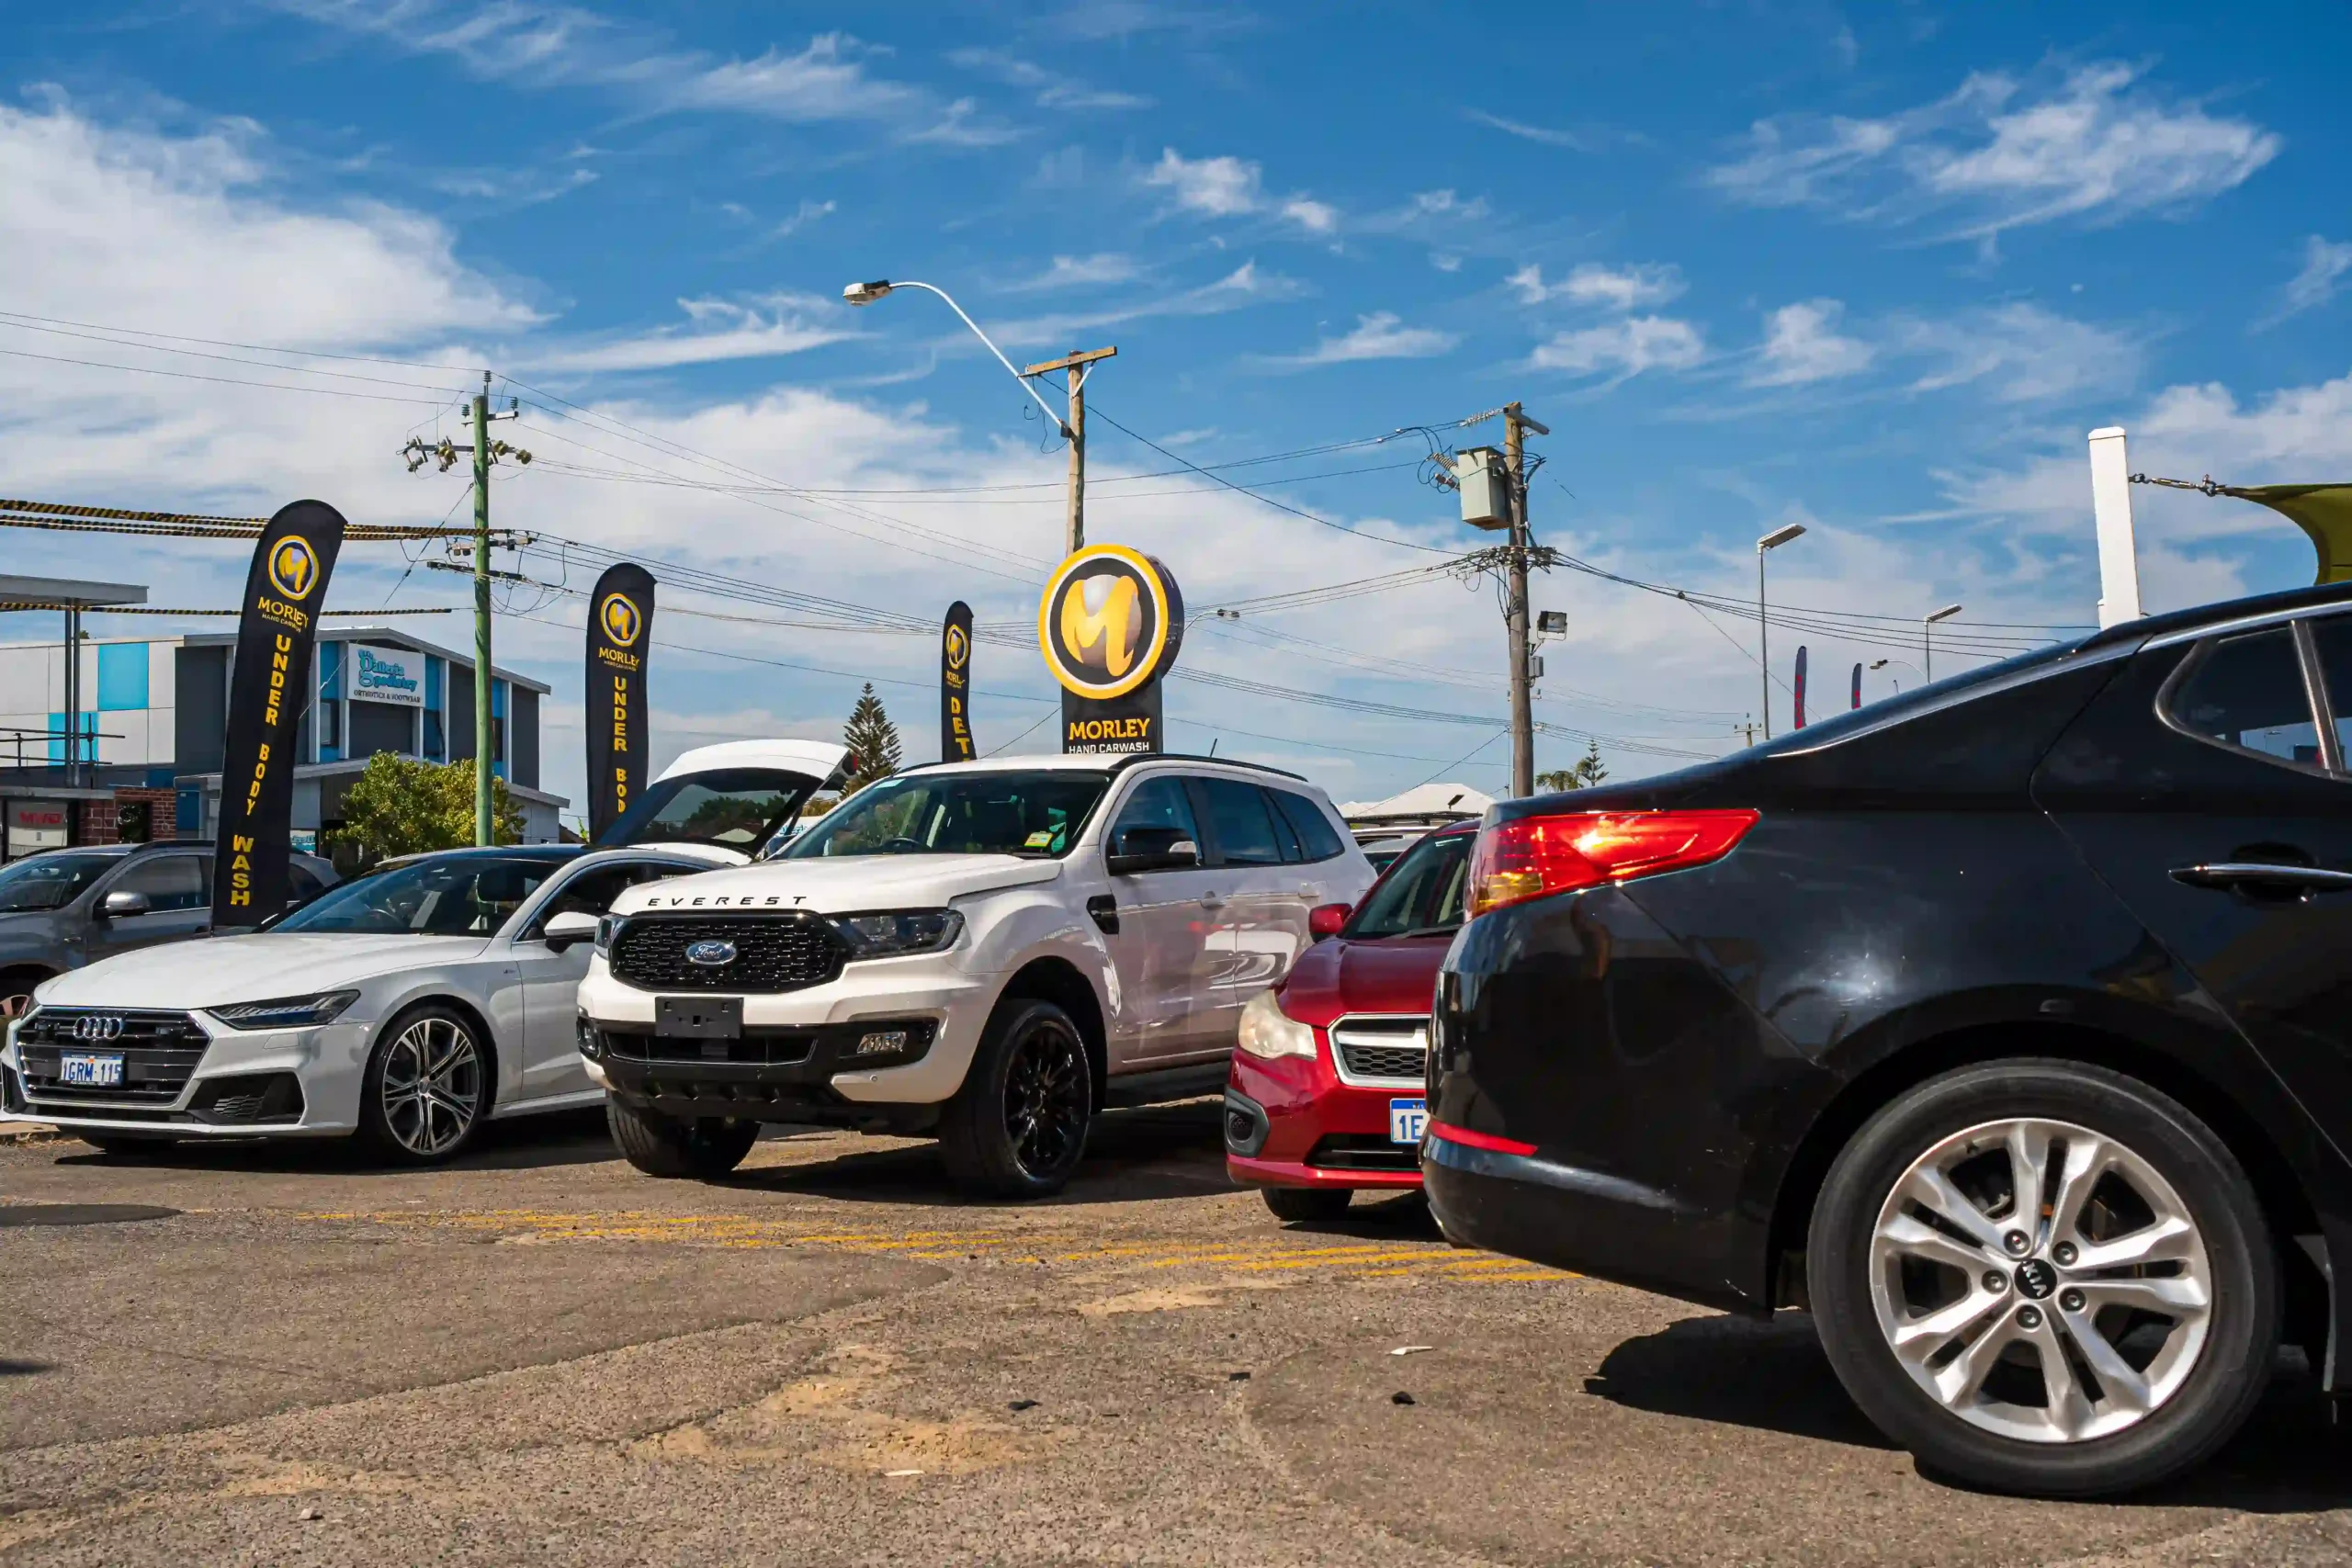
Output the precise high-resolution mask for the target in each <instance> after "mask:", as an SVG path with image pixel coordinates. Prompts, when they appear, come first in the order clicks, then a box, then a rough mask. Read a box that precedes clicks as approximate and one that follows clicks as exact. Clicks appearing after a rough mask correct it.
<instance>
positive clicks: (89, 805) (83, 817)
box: [74, 800, 122, 844]
mask: <svg viewBox="0 0 2352 1568" xmlns="http://www.w3.org/2000/svg"><path fill="white" fill-rule="evenodd" d="M74 812H75V813H76V815H77V816H78V818H79V820H78V821H77V822H76V823H75V825H74V826H75V832H74V842H75V843H77V844H114V843H119V842H121V841H122V840H121V839H120V837H119V835H118V834H117V833H116V832H115V804H114V802H113V801H111V800H77V801H75V802H74Z"/></svg>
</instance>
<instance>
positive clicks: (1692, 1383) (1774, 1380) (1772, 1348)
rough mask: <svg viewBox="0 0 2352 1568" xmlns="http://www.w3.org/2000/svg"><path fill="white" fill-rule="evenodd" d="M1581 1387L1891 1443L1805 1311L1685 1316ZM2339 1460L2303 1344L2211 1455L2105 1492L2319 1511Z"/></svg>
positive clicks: (1633, 1345)
mask: <svg viewBox="0 0 2352 1568" xmlns="http://www.w3.org/2000/svg"><path fill="white" fill-rule="evenodd" d="M1585 1392H1586V1393H1591V1394H1597V1395H1599V1396H1600V1397H1601V1398H1603V1399H1607V1400H1611V1401H1613V1402H1614V1403H1616V1404H1623V1405H1625V1406H1627V1407H1629V1408H1632V1409H1636V1410H1646V1411H1651V1412H1654V1413H1656V1414H1658V1415H1664V1416H1685V1417H1689V1418H1691V1419H1695V1420H1701V1421H1720V1422H1725V1423H1728V1424H1731V1425H1734V1426H1741V1427H1757V1428H1759V1429H1762V1430H1767V1431H1775V1432H1785V1433H1789V1434H1791V1435H1792V1436H1795V1437H1801V1438H1815V1439H1816V1440H1818V1441H1822V1442H1830V1443H1838V1444H1843V1445H1847V1446H1850V1447H1857V1448H1872V1449H1893V1448H1894V1444H1893V1443H1892V1442H1890V1441H1888V1440H1887V1438H1885V1437H1884V1436H1883V1434H1882V1433H1880V1431H1879V1430H1878V1428H1877V1427H1873V1426H1871V1423H1870V1420H1869V1419H1868V1418H1867V1417H1866V1416H1863V1415H1862V1413H1861V1411H1860V1409H1858V1408H1857V1407H1856V1406H1855V1404H1853V1402H1852V1401H1851V1400H1849V1398H1847V1396H1846V1391H1845V1389H1844V1388H1843V1387H1842V1386H1841V1385H1840V1384H1839V1383H1838V1376H1837V1373H1835V1372H1834V1371H1831V1370H1830V1366H1829V1360H1828V1358H1827V1357H1826V1356H1825V1355H1824V1354H1823V1353H1822V1349H1821V1343H1820V1341H1819V1340H1818V1339H1817V1338H1816V1337H1815V1335H1814V1330H1813V1320H1812V1319H1811V1318H1810V1317H1808V1316H1806V1315H1805V1314H1802V1313H1793V1312H1783V1313H1779V1314H1774V1315H1773V1316H1772V1317H1771V1318H1770V1319H1769V1320H1758V1319H1755V1318H1745V1317H1713V1316H1710V1317H1688V1318H1683V1319H1681V1320H1680V1321H1679V1322H1676V1323H1673V1324H1670V1325H1668V1326H1667V1327H1666V1328H1664V1329H1662V1330H1660V1331H1659V1332H1657V1333H1656V1334H1646V1335H1643V1336H1641V1337H1638V1338H1634V1339H1628V1340H1625V1341H1624V1342H1623V1343H1622V1344H1620V1345H1619V1346H1618V1347H1617V1348H1615V1349H1613V1350H1611V1351H1610V1353H1609V1354H1608V1356H1607V1357H1606V1358H1604V1359H1602V1361H1601V1363H1600V1369H1599V1371H1597V1372H1596V1373H1595V1374H1594V1375H1593V1376H1591V1377H1589V1378H1587V1379H1586V1380H1585ZM2347 1461H2352V1438H2347V1436H2346V1433H2344V1432H2343V1431H2340V1430H2333V1429H2331V1428H2330V1427H2328V1424H2327V1407H2326V1401H2325V1400H2324V1399H2323V1398H2322V1397H2321V1396H2320V1394H2319V1393H2318V1389H2317V1385H2316V1384H2315V1383H2314V1382H2312V1379H2311V1377H2310V1374H2309V1372H2308V1371H2307V1369H2306V1368H2305V1366H2304V1364H2303V1362H2302V1359H2301V1354H2300V1353H2299V1352H2293V1351H2290V1352H2287V1353H2285V1354H2283V1355H2282V1356H2281V1358H2280V1366H2279V1371H2278V1376H2277V1377H2276V1378H2275V1379H2274V1380H2273V1382H2272V1384H2271V1387H2270V1390H2269V1392H2268V1393H2267V1395H2266V1397H2265V1398H2264V1400H2263V1403H2262V1404H2260V1405H2259V1406H2258V1407H2257V1408H2256V1411H2255V1414H2254V1416H2253V1417H2252V1418H2251V1419H2249V1420H2248V1421H2247V1422H2246V1424H2245V1427H2244V1429H2243V1430H2241V1431H2240V1432H2239V1433H2238V1435H2237V1437H2235V1438H2233V1439H2232V1440H2231V1442H2230V1444H2229V1446H2228V1447H2226V1448H2224V1449H2223V1450H2222V1451H2221V1453H2219V1454H2218V1455H2216V1456H2215V1457H2214V1459H2213V1460H2212V1461H2211V1462H2210V1463H2209V1464H2207V1465H2205V1466H2204V1467H2203V1468H2202V1469H2200V1470H2198V1471H2196V1472H2192V1473H2191V1474H2189V1475H2188V1476H2187V1477H2184V1478H2183V1479H2181V1480H2179V1481H2176V1482H2172V1483H2168V1484H2166V1485H2165V1488H2164V1489H2163V1490H2162V1491H2161V1492H2159V1493H2151V1494H2149V1495H2146V1496H2144V1497H2139V1498H2133V1497H2121V1498H2113V1499H2109V1501H2113V1502H2119V1503H2123V1504H2131V1503H2133V1502H2141V1503H2146V1504H2150V1505H2160V1506H2166V1507H2180V1506H2203V1507H2217V1508H2234V1509H2239V1510H2243V1511H2245V1512H2250V1513H2305V1512H2318V1511H2322V1510H2325V1509H2330V1508H2340V1507H2343V1506H2346V1505H2347V1504H2352V1462H2347ZM1922 1473H1923V1474H1924V1473H1927V1472H1922ZM1946 1484H1950V1483H1946Z"/></svg>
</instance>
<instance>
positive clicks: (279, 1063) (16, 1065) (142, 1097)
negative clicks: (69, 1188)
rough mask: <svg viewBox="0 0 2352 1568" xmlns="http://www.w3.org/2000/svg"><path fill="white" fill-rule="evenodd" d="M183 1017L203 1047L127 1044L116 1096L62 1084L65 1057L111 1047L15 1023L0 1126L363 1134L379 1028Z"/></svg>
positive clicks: (240, 1134)
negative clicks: (245, 1026) (32, 1032)
mask: <svg viewBox="0 0 2352 1568" xmlns="http://www.w3.org/2000/svg"><path fill="white" fill-rule="evenodd" d="M44 1011H46V1010H44ZM88 1011H96V1010H88ZM175 1016H177V1017H181V1018H185V1019H186V1020H187V1021H189V1023H191V1024H192V1025H193V1034H194V1038H192V1039H190V1040H188V1041H187V1042H186V1043H184V1044H181V1045H176V1046H174V1047H171V1048H154V1047H146V1046H142V1045H141V1044H139V1043H127V1044H124V1045H122V1046H121V1047H120V1048H119V1050H120V1054H121V1055H124V1056H126V1058H129V1060H128V1061H127V1063H126V1074H125V1077H126V1081H125V1083H124V1084H123V1085H122V1086H120V1088H119V1089H84V1088H81V1087H79V1086H66V1085H62V1084H60V1083H59V1082H58V1081H57V1079H58V1060H59V1058H60V1057H61V1056H62V1055H67V1054H70V1053H75V1052H82V1051H88V1052H95V1053H97V1054H101V1055H106V1054H113V1053H111V1052H110V1051H109V1049H108V1046H107V1044H106V1043H97V1044H92V1045H87V1046H85V1045H80V1044H77V1043H63V1044H55V1043H44V1042H40V1041H37V1040H31V1039H26V1038H22V1035H23V1033H24V1024H25V1023H26V1022H27V1021H28V1020H19V1021H17V1022H15V1023H12V1024H11V1025H10V1026H9V1029H8V1034H7V1043H6V1047H5V1048H0V1122H46V1123H50V1124H52V1125H55V1126H58V1127H62V1128H65V1129H67V1130H69V1131H71V1130H77V1129H79V1130H87V1131H91V1132H108V1133H153V1134H168V1135H169V1136H172V1137H175V1138H251V1137H287V1136H300V1135H305V1134H322V1135H333V1134H346V1133H350V1132H352V1131H354V1130H356V1127H357V1125H358V1114H359V1092H360V1082H361V1079H362V1077H363V1076H364V1073H365V1070H366V1066H367V1059H368V1044H369V1041H370V1037H371V1033H372V1030H373V1025H372V1024H370V1023H367V1022H361V1021H351V1020H349V1019H338V1020H336V1021H334V1022H333V1023H330V1024H325V1025H322V1026H320V1027H317V1028H311V1029H288V1030H266V1031H262V1030H256V1031H243V1030H232V1029H229V1028H226V1027H224V1026H222V1025H220V1024H217V1023H214V1022H212V1021H209V1019H207V1018H206V1017H205V1015H204V1014H202V1013H200V1012H190V1013H186V1014H179V1015H175Z"/></svg>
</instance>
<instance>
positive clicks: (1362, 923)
mask: <svg viewBox="0 0 2352 1568" xmlns="http://www.w3.org/2000/svg"><path fill="white" fill-rule="evenodd" d="M1476 838H1477V835H1476V834H1475V833H1438V834H1433V835H1432V836H1430V837H1429V838H1426V839H1423V840H1421V841H1420V842H1419V843H1418V844H1415V845H1414V846H1413V847H1412V848H1411V849H1409V850H1407V851H1406V852H1404V854H1402V855H1401V856H1399V857H1398V858H1397V863H1396V864H1395V865H1392V866H1390V867H1389V868H1388V874H1386V875H1385V876H1383V877H1382V878H1381V879H1380V880H1379V881H1378V882H1375V883H1374V884H1373V887H1372V891H1371V892H1370V893H1369V894H1367V895H1365V897H1364V901H1363V903H1362V904H1360V905H1358V906H1357V907H1356V912H1355V914H1354V915H1353V916H1352V917H1351V919H1349V921H1348V924H1347V929H1346V930H1345V931H1341V932H1340V934H1341V935H1342V936H1348V937H1354V938H1357V939H1359V940H1361V939H1363V938H1367V937H1379V936H1421V935H1436V934H1437V933H1439V932H1441V931H1453V929H1454V928H1455V927H1457V926H1459V925H1461V923H1462V883H1463V875H1464V873H1465V872H1466V871H1467V870H1468V869H1469V865H1470V846H1471V844H1472V843H1473V842H1474V841H1475V840H1476Z"/></svg>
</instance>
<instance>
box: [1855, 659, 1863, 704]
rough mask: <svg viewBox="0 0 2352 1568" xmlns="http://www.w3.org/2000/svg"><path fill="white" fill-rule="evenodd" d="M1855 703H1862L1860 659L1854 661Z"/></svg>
mask: <svg viewBox="0 0 2352 1568" xmlns="http://www.w3.org/2000/svg"><path fill="white" fill-rule="evenodd" d="M1854 705H1855V706H1856V707H1860V706H1861V705H1862V666H1861V661H1860V660H1855V662H1854Z"/></svg>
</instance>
